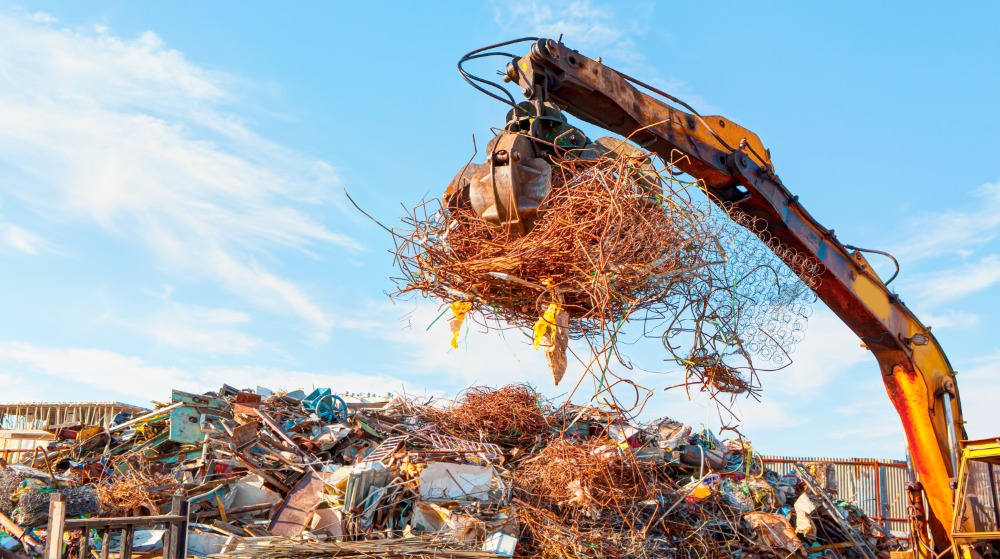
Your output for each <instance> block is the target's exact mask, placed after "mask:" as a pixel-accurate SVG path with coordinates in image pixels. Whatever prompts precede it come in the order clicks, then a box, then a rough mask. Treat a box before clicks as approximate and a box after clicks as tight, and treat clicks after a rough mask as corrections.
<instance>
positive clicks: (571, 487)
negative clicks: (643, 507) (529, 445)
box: [517, 438, 654, 520]
mask: <svg viewBox="0 0 1000 559" xmlns="http://www.w3.org/2000/svg"><path fill="white" fill-rule="evenodd" d="M653 472H654V467H653V465H652V464H651V463H649V462H646V463H641V462H638V461H635V460H632V459H630V457H629V456H627V455H625V454H624V453H622V452H621V450H620V449H619V448H618V446H616V445H615V443H614V441H612V440H611V439H606V440H604V441H601V440H599V439H598V440H590V441H587V442H576V441H572V440H570V439H565V438H559V439H555V440H554V441H552V442H551V443H549V445H548V446H546V447H545V448H543V449H542V450H541V452H539V453H538V454H537V455H536V456H535V457H533V458H531V459H530V460H526V461H525V462H524V463H523V464H522V465H521V467H520V469H519V470H518V472H517V487H518V488H519V489H520V490H522V491H524V492H525V494H527V495H530V496H531V498H534V499H537V501H538V502H540V503H542V502H544V503H553V504H556V505H557V506H558V507H559V508H560V509H562V510H563V511H565V516H566V517H570V518H580V517H587V518H591V519H594V520H596V519H598V518H600V508H603V507H604V506H607V504H608V503H630V502H634V501H641V500H643V499H648V498H650V497H651V496H652V494H653V488H652V485H651V483H650V482H649V481H648V480H647V476H649V477H650V479H652V476H653ZM526 500H527V499H526Z"/></svg>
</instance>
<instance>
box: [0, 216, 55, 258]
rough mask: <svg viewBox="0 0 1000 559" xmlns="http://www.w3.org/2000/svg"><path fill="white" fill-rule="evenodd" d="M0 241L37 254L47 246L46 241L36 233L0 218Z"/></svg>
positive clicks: (16, 248)
mask: <svg viewBox="0 0 1000 559" xmlns="http://www.w3.org/2000/svg"><path fill="white" fill-rule="evenodd" d="M0 243H4V244H7V245H9V246H10V247H11V248H13V249H14V250H17V251H19V252H23V253H24V254H31V255H35V254H38V252H39V251H41V250H44V249H46V248H48V243H46V242H45V241H44V240H43V239H42V238H41V237H39V236H38V235H35V234H34V233H32V232H31V231H28V230H27V229H24V228H22V227H18V226H17V225H14V224H11V223H4V222H3V221H2V220H0Z"/></svg>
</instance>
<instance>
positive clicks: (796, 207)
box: [504, 39, 964, 550]
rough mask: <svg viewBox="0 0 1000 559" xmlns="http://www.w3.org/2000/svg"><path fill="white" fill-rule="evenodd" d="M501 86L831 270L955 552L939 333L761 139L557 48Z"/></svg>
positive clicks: (526, 60)
mask: <svg viewBox="0 0 1000 559" xmlns="http://www.w3.org/2000/svg"><path fill="white" fill-rule="evenodd" d="M504 80H505V81H508V82H512V83H516V84H517V85H518V86H519V87H520V88H521V90H522V92H523V93H524V95H525V96H526V97H527V98H528V99H531V100H539V99H540V100H542V101H544V102H546V103H550V104H552V105H555V106H557V107H559V108H560V109H562V110H564V111H566V112H567V113H569V114H571V115H573V116H575V117H577V118H579V119H581V120H584V121H586V122H589V123H591V124H593V125H596V126H599V127H601V128H604V129H607V130H609V131H612V132H614V133H616V134H619V135H621V136H624V137H627V138H630V139H631V140H632V141H633V142H635V143H637V144H638V145H640V146H642V147H643V148H645V149H647V150H649V151H651V152H654V153H656V154H658V155H659V156H660V157H662V158H663V159H664V160H665V161H668V162H671V163H672V164H673V165H674V166H676V167H678V168H680V169H681V170H682V171H684V172H686V173H688V174H690V175H691V176H693V177H695V178H696V179H700V181H702V183H703V185H704V188H705V189H706V191H707V193H708V194H709V197H710V198H711V199H712V200H713V201H716V202H717V203H727V204H733V205H735V206H736V207H738V208H739V209H740V210H741V211H743V212H745V213H747V214H750V215H751V216H754V217H757V218H760V219H762V220H764V222H766V224H767V232H768V234H769V235H771V236H772V237H774V238H775V239H777V240H778V241H780V242H781V243H782V244H783V245H785V246H787V247H790V248H793V249H795V250H796V251H799V252H800V253H804V254H808V255H811V256H812V257H813V258H815V259H816V260H818V261H819V262H821V263H822V265H823V266H822V271H821V272H820V275H819V282H818V286H817V287H816V294H817V296H818V297H819V298H820V299H821V300H822V301H823V302H824V303H826V305H827V306H828V307H829V308H830V309H831V310H832V311H833V312H834V313H835V314H836V315H837V316H838V317H840V319H841V320H843V321H844V323H845V324H847V326H848V327H850V328H851V330H853V331H854V333H855V334H857V336H858V337H859V338H860V339H861V341H862V343H863V344H864V346H865V347H867V348H868V349H869V350H870V351H871V352H872V353H873V354H874V355H875V358H876V360H877V361H878V364H879V369H880V371H881V374H882V380H883V382H884V383H885V388H886V391H887V392H888V394H889V398H890V399H891V400H892V403H893V405H894V406H895V408H896V411H897V412H898V413H899V416H900V419H901V420H902V424H903V430H904V432H905V433H906V439H907V441H908V443H909V448H910V454H911V458H912V463H913V467H914V470H915V472H916V475H917V476H918V479H919V481H920V483H921V484H922V486H923V491H924V494H925V496H926V501H927V505H928V511H927V524H928V528H929V530H930V533H931V536H932V538H933V540H934V547H935V548H937V549H939V550H941V549H946V548H947V547H948V546H949V544H950V542H951V536H950V530H949V527H950V525H951V521H952V514H953V492H952V488H951V486H950V480H951V479H952V478H953V477H954V476H955V475H956V472H957V467H956V462H957V458H956V453H957V440H958V438H959V437H960V436H963V433H964V429H963V427H962V426H963V420H962V408H961V405H960V401H959V398H958V388H957V386H956V384H955V371H953V370H952V368H951V365H950V364H949V363H948V358H947V357H946V356H945V354H944V351H943V350H942V349H941V346H940V345H939V344H938V342H937V340H936V339H935V338H934V336H933V335H932V334H931V332H930V328H929V327H927V326H924V325H923V324H922V323H921V322H920V320H919V319H917V317H916V316H915V315H914V314H913V313H912V312H911V311H910V309H909V308H907V307H906V305H904V304H903V302H902V301H901V300H900V299H899V297H898V296H897V295H896V294H894V293H892V292H891V291H889V289H888V288H887V287H886V285H885V283H883V281H882V280H881V279H880V278H879V276H878V275H877V274H876V273H875V272H874V270H873V269H872V267H871V265H870V264H869V263H868V262H867V261H866V259H865V257H864V256H863V255H862V254H861V252H860V251H852V250H849V249H847V248H846V247H845V246H844V245H843V244H841V242H840V241H839V240H837V237H836V235H835V234H834V231H833V229H827V228H826V227H823V226H822V225H820V224H819V223H818V222H817V221H816V219H814V218H813V217H812V216H811V215H810V214H809V212H808V211H806V209H805V208H804V207H803V206H802V204H800V203H799V197H798V196H797V195H794V194H792V193H791V192H790V191H789V190H788V188H786V187H785V186H784V185H783V184H782V182H781V180H780V179H779V178H778V177H777V175H775V174H774V168H773V166H772V164H771V161H770V154H769V152H768V150H766V149H765V148H764V146H763V144H762V143H761V141H760V139H759V138H758V137H757V135H756V134H754V133H753V132H750V131H749V130H747V129H745V128H743V127H741V126H739V125H737V124H736V123H734V122H732V121H730V120H728V119H726V118H723V117H719V116H704V117H702V116H700V115H698V114H697V113H696V112H695V111H694V110H693V109H692V110H691V112H685V111H683V110H679V109H677V108H675V107H674V106H671V105H668V104H667V103H666V102H664V101H663V100H661V99H658V98H656V97H654V96H652V95H650V94H649V93H645V92H643V91H641V90H640V88H642V89H645V90H647V91H650V92H651V93H656V94H658V95H660V96H662V97H664V98H666V99H669V100H671V101H672V102H673V103H675V104H681V105H683V104H682V103H680V101H679V100H677V99H674V98H673V97H671V96H669V95H668V94H665V93H663V92H659V91H657V90H655V89H654V88H652V87H650V86H647V85H645V84H642V83H641V82H638V81H637V80H634V79H632V78H630V77H628V76H625V75H623V74H621V73H619V72H617V71H616V70H614V69H612V68H609V67H607V66H605V65H603V64H602V63H601V62H600V59H597V60H593V59H590V58H588V57H586V56H583V55H581V54H580V53H579V52H577V51H575V50H571V49H569V48H567V47H566V46H565V45H563V44H562V43H561V42H556V41H553V40H547V39H540V40H537V42H535V43H533V44H532V46H531V50H530V53H529V54H528V55H526V56H523V57H520V58H516V59H514V60H513V61H512V62H511V63H510V64H508V66H507V74H506V76H505V77H504ZM683 106H685V107H686V105H683ZM688 108H689V109H690V107H688ZM789 264H791V263H789Z"/></svg>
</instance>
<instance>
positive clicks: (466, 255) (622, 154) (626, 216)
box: [391, 132, 820, 397]
mask: <svg viewBox="0 0 1000 559" xmlns="http://www.w3.org/2000/svg"><path fill="white" fill-rule="evenodd" d="M511 136H515V139H514V141H517V139H518V138H520V137H521V136H519V135H516V134H512V133H509V132H504V133H502V134H500V135H499V136H497V137H496V138H495V139H494V140H493V142H491V145H493V143H495V142H509V141H510V140H509V139H510V137H511ZM612 143H614V144H615V145H611V144H612ZM488 151H490V152H491V153H492V150H491V149H488ZM557 151H558V155H554V156H552V157H551V164H552V170H551V189H550V190H549V191H548V192H547V193H546V195H545V196H544V198H543V199H542V200H541V201H540V202H539V203H538V208H537V211H535V210H533V213H532V216H533V217H532V222H531V223H532V227H531V228H530V230H527V231H526V230H525V228H524V227H513V226H511V225H510V224H508V225H506V226H505V225H503V224H500V225H498V224H497V223H496V221H495V220H489V219H485V218H483V217H480V216H479V215H477V211H476V209H475V208H474V207H473V206H472V205H470V203H469V202H468V200H467V199H466V198H468V189H469V186H468V184H466V186H465V188H464V190H463V189H462V188H459V187H458V186H455V185H456V184H460V183H461V179H462V178H463V177H465V176H466V175H468V174H469V173H470V172H471V168H467V169H466V170H465V171H463V173H460V175H459V177H456V181H458V182H457V183H456V182H455V181H453V185H452V187H449V191H448V193H447V194H446V199H445V200H444V201H442V202H433V201H432V202H424V203H421V204H420V205H418V206H417V207H416V208H415V209H413V210H412V212H411V213H410V215H408V216H406V217H405V218H404V219H403V225H402V226H401V227H399V228H396V229H392V230H391V232H392V233H393V237H394V239H395V243H396V247H395V250H394V253H395V260H396V264H397V266H398V268H399V269H400V271H401V272H402V275H401V276H400V277H399V278H396V279H395V281H396V283H397V285H398V290H397V292H396V293H395V294H394V296H395V297H406V296H411V295H418V294H419V295H420V296H425V297H432V298H434V299H436V300H437V301H439V302H441V303H442V305H443V306H449V305H450V306H451V308H452V309H460V310H456V311H455V318H454V319H453V320H452V321H451V326H452V332H453V337H452V345H453V346H455V345H456V344H457V339H458V330H459V329H460V328H461V327H462V325H463V324H464V323H465V322H466V321H467V320H472V321H474V322H475V323H476V324H478V325H479V326H481V327H482V329H484V330H485V331H491V330H498V329H506V328H520V329H523V330H525V331H527V332H532V331H533V332H534V335H533V336H532V337H533V339H534V345H535V348H536V349H537V348H539V347H544V348H545V352H546V358H547V360H548V362H549V367H550V370H551V373H552V375H553V378H554V380H555V382H556V383H557V384H558V382H559V381H560V380H561V379H562V376H563V374H564V373H565V371H566V366H567V358H566V351H567V348H568V340H569V339H578V340H585V341H586V343H587V344H588V345H589V349H590V353H591V355H590V356H589V358H581V361H582V362H584V363H585V364H586V367H587V369H588V371H594V370H600V371H601V374H602V376H606V372H607V368H608V359H609V357H611V356H613V357H615V358H618V359H619V361H621V362H623V363H625V364H626V365H627V364H628V361H627V358H625V357H624V356H622V354H621V353H620V351H621V350H620V344H619V343H618V342H619V341H620V340H621V338H622V336H623V335H624V331H623V328H625V325H626V324H628V323H629V321H633V322H634V323H641V324H642V332H643V333H642V335H643V336H646V337H659V338H661V340H662V344H663V347H664V348H665V349H666V350H667V351H668V353H669V354H670V356H671V359H670V361H672V362H673V363H676V364H679V365H680V366H682V367H683V368H684V370H685V373H686V374H685V377H686V378H685V382H684V383H683V384H682V385H678V386H685V387H688V388H690V387H692V386H694V387H696V388H697V389H700V390H704V391H706V392H708V393H709V394H710V395H711V396H713V397H715V396H718V395H720V394H722V395H726V396H728V397H735V396H736V395H739V394H749V395H752V396H756V395H757V393H758V392H759V390H760V383H759V381H758V377H757V372H758V371H760V370H774V369H780V368H782V367H784V366H787V365H788V364H789V363H790V362H791V359H790V353H791V352H792V350H793V348H794V346H795V345H796V344H797V343H799V342H800V341H801V340H802V337H803V331H804V330H805V325H806V321H807V319H808V317H809V315H810V314H811V307H810V303H811V302H812V301H813V300H814V294H813V292H812V290H811V289H812V288H814V287H815V286H816V284H817V281H818V280H817V276H818V270H819V269H820V265H819V263H818V262H816V261H814V260H812V259H810V258H808V257H806V256H804V255H801V254H797V253H795V251H792V250H790V249H788V248H787V247H783V246H781V245H780V243H777V242H775V241H774V240H773V239H771V238H769V237H768V236H767V233H766V228H765V227H764V226H763V224H762V223H758V222H757V221H755V219H754V218H752V217H750V216H748V215H746V214H744V213H742V212H740V211H739V210H738V209H735V208H730V209H729V211H728V212H724V211H719V210H712V209H711V208H712V205H711V204H709V203H708V202H707V201H702V202H698V201H696V200H698V196H700V191H699V190H698V188H696V186H695V184H696V183H694V182H691V181H685V180H682V179H681V178H680V177H679V175H678V171H676V167H675V166H674V165H673V164H672V162H662V161H659V160H658V158H656V156H654V155H653V154H650V153H647V152H645V151H643V150H641V149H639V148H637V147H635V146H631V145H630V144H628V143H626V142H624V141H622V140H610V139H606V140H605V141H604V142H603V143H602V141H601V140H598V142H596V143H594V144H591V146H590V147H587V148H580V149H560V150H557ZM546 166H547V164H546ZM472 167H475V166H472ZM478 173H479V174H482V168H480V169H479V171H478ZM476 176H477V177H478V176H479V175H476ZM487 179H488V177H487ZM480 180H485V179H480ZM466 182H467V181H466ZM473 182H475V181H473ZM473 202H474V200H473ZM511 211H514V210H511ZM514 213H517V211H514ZM491 215H492V214H491ZM521 217H522V218H523V217H524V216H521ZM516 221H517V223H518V224H522V222H523V219H522V220H516ZM782 260H784V262H783V261H782ZM785 262H789V263H791V265H790V266H789V265H786V264H785ZM456 306H457V307H456Z"/></svg>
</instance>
